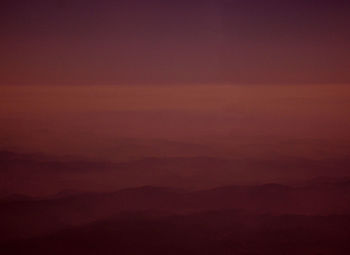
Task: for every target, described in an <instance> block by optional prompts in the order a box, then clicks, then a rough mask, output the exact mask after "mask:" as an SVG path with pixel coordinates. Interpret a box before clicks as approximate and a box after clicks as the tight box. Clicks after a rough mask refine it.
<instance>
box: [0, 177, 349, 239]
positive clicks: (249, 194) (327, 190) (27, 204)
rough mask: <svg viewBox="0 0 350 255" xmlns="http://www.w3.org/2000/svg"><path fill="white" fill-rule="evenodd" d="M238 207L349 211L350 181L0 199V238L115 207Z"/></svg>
mask: <svg viewBox="0 0 350 255" xmlns="http://www.w3.org/2000/svg"><path fill="white" fill-rule="evenodd" d="M208 210H239V211H244V212H248V213H255V214H261V213H268V214H272V215H282V214H300V215H331V214H336V215H341V214H350V185H344V183H343V182H341V183H340V184H339V185H336V183H333V185H332V186H329V185H327V184H326V185H325V186H322V185H317V186H314V185H310V186H308V185H306V186H302V187H292V186H286V185H280V184H265V185H253V186H237V185H236V186H226V187H219V188H215V189H209V190H201V191H184V190H179V189H172V188H165V187H164V188H163V187H152V186H144V187H139V188H129V189H123V190H119V191H116V192H110V193H77V194H76V195H73V196H64V197H54V198H46V199H32V200H10V201H9V200H6V201H2V202H0V221H1V223H2V230H1V231H2V233H1V236H2V239H7V240H8V239H13V238H18V237H30V236H33V235H38V234H43V233H48V232H52V231H54V230H58V229H62V228H64V227H68V226H76V225H82V224H87V223H89V222H92V221H96V220H100V219H104V218H108V217H111V216H112V215H114V214H116V213H119V212H123V211H124V212H138V211H162V212H166V213H180V214H188V213H193V212H201V211H208Z"/></svg>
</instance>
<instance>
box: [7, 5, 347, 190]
mask: <svg viewBox="0 0 350 255" xmlns="http://www.w3.org/2000/svg"><path fill="white" fill-rule="evenodd" d="M349 13H350V2H349V1H339V0H333V1H331V0H324V1H322V0H318V1H311V0H304V1H301V0H294V1H289V0H287V1H281V0H279V1H277V0H266V1H262V0H236V1H233V0H217V1H214V0H213V1H209V0H202V1H199V0H187V1H184V0H178V1H172V0H169V1H157V0H149V1H145V0H121V1H106V0H105V1H102V0H101V1H92V0H85V1H83V0H77V1H66V0H61V1H49V0H46V1H44V0H33V1H24V0H18V1H9V0H4V1H1V3H0V56H1V58H0V124H1V125H0V166H1V164H3V165H2V166H3V168H5V169H7V170H8V168H11V167H13V169H10V170H11V171H3V172H2V173H0V177H4V176H1V175H5V177H6V178H5V177H4V178H2V179H3V180H4V181H2V182H0V193H1V188H3V187H6V189H13V190H17V191H23V192H31V191H33V190H34V189H36V190H37V193H45V192H46V193H47V192H48V190H50V192H52V193H53V192H57V191H59V190H60V189H61V188H63V186H64V187H65V188H67V189H69V188H72V187H73V188H74V186H77V187H84V189H88V188H89V187H90V188H91V187H94V189H98V188H101V187H102V188H104V189H107V186H108V189H112V188H116V187H128V186H137V185H143V184H157V185H158V184H164V185H167V184H169V185H170V184H171V185H177V184H180V186H181V184H182V186H186V187H194V186H196V187H204V186H206V187H209V186H211V187H212V186H215V185H223V184H232V183H234V182H235V181H238V180H240V181H243V179H244V181H249V180H250V181H253V180H254V181H259V180H260V181H261V182H262V181H263V180H264V181H266V180H270V181H271V180H276V178H279V179H278V180H281V179H283V178H282V177H284V180H285V179H288V178H289V179H291V178H294V179H295V178H301V179H302V178H306V177H307V178H310V177H317V176H320V175H322V176H323V175H337V176H343V175H344V172H345V170H346V171H347V170H348V166H349V165H350V162H349V160H348V158H350V146H349V144H350V136H349V132H348V130H350V118H349V116H350V72H349V70H350V50H349V45H350V32H349V31H350V29H349V27H350V15H349ZM208 157H209V158H211V159H214V161H210V160H209V162H214V163H213V164H214V165H215V164H216V163H215V162H217V161H216V160H219V159H220V160H224V161H223V162H224V163H222V162H221V161H220V162H221V163H220V164H221V166H223V167H222V169H221V170H222V171H221V170H220V171H221V172H220V171H219V170H217V169H216V167H215V166H214V167H213V165H210V164H209V165H210V167H209V166H208V167H207V166H206V164H207V163H206V162H207V161H208V159H207V158H208ZM179 158H180V159H179ZM13 159H15V160H13ZM144 159H146V161H145V162H144V161H142V160H144ZM147 159H148V160H147ZM1 160H2V161H1ZM138 160H141V163H139V161H138ZM167 160H169V162H168V161H167ZM192 160H193V162H192ZM225 160H229V162H230V163H229V164H228V165H229V167H230V169H231V170H236V168H234V167H232V166H235V165H236V164H238V165H240V166H242V168H241V169H240V170H239V171H240V172H239V171H238V170H237V171H238V172H230V171H231V170H230V171H229V172H227V168H228V166H227V162H226V161H225ZM242 160H243V161H244V160H245V163H244V164H243V165H242V162H241V161H242ZM8 161H9V162H10V163H9V162H8ZM47 161H48V162H49V163H47ZM62 161H64V162H65V163H62ZM66 161H67V162H68V163H67V162H66ZM77 161H78V163H77ZM86 161H88V162H90V163H91V161H94V162H95V161H96V162H99V163H98V164H97V163H96V164H92V165H91V167H90V163H86ZM159 161H160V163H159ZM23 162H25V164H24V163H23ZM26 162H27V163H28V162H29V163H28V164H27V165H28V166H26ZM43 162H44V163H43ZM45 162H46V163H45ZM50 162H51V163H50ZM52 162H56V163H57V162H58V163H57V164H54V163H52ZM82 162H83V163H82ZM84 162H85V163H84ZM101 162H102V163H101ZM103 162H104V163H103ZM106 162H113V164H122V163H121V162H134V163H130V164H131V165H130V166H129V167H130V169H132V171H131V170H130V172H127V171H124V172H123V171H121V172H118V173H117V172H113V171H114V170H115V169H114V168H113V167H116V166H115V165H112V166H111V167H112V168H113V169H112V170H113V171H112V175H111V172H106V171H102V172H100V171H99V170H101V169H100V167H102V168H104V167H105V164H106ZM142 162H143V163H144V165H142ZM164 162H165V163H164ZM166 162H168V163H166ZM189 162H190V163H189ZM237 162H238V163H237ZM11 164H14V165H11ZM123 164H124V163H123ZM158 164H160V165H161V166H163V165H162V164H165V165H166V167H169V168H170V169H168V170H169V172H166V173H163V172H162V171H161V170H160V168H159V165H158ZM220 164H219V163H218V165H220ZM245 164H246V165H245ZM193 165H195V166H197V168H196V167H194V169H193V168H192V166H193ZM51 166H53V169H47V168H50V167H51ZM22 167H23V168H24V169H22ZM65 167H67V169H69V171H66V170H64V169H61V168H65ZM76 167H77V168H79V169H78V170H79V171H71V170H72V169H75V168H76ZM86 167H87V168H88V169H90V170H89V171H85V170H86V169H85V168H86ZM118 167H119V168H120V167H121V166H120V165H118ZM123 167H125V165H122V167H121V168H123ZM26 168H28V169H29V170H28V169H27V170H28V171H27V170H26ZM91 168H94V169H93V170H91ZM119 168H118V169H119ZM140 168H141V169H143V168H146V169H147V170H149V171H148V172H147V171H145V172H143V173H140V172H138V171H139V170H140ZM202 168H203V169H202ZM84 169H85V170H84ZM123 169H124V168H123ZM12 170H13V171H12ZM22 170H23V171H24V170H25V171H24V172H23V171H22ZM41 170H42V171H41ZM46 170H47V171H46ZM52 170H54V171H52ZM110 170H111V169H110ZM119 170H120V169H119ZM197 170H198V171H197ZM270 170H271V171H270ZM21 171H22V172H21ZM38 171H39V172H38ZM40 171H41V172H40ZM84 171H85V172H84ZM216 171H219V172H220V173H217V172H216ZM87 172H88V173H89V174H88V175H85V173H87ZM100 174H101V175H100ZM119 174H121V175H122V176H120V175H119ZM124 174H125V176H124ZM38 176H39V177H38ZM111 177H113V178H111ZM38 178H43V181H40V182H38V181H37V180H38ZM45 178H48V180H50V181H44V179H45ZM164 178H165V179H164ZM38 183H39V184H40V185H41V186H40V185H39V186H38ZM107 183H108V185H107ZM63 184H64V185H63ZM185 184H186V185H185ZM62 185H63V186H62ZM2 186H3V187H2ZM35 187H37V188H35Z"/></svg>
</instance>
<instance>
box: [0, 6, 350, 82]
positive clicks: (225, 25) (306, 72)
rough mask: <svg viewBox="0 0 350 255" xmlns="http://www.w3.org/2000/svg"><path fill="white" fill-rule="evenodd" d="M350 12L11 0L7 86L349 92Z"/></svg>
mask: <svg viewBox="0 0 350 255" xmlns="http://www.w3.org/2000/svg"><path fill="white" fill-rule="evenodd" d="M349 12H350V3H349V2H348V1H344V0H342V1H341V0H317V1H316V0H293V1H292V0H287V1H278V0H267V1H260V0H216V1H209V0H186V1H183V0H178V1H157V0H150V1H143V0H118V1H112V0H111V1H108V0H104V1H91V0H84V1H83V0H77V1H66V0H64V1H45V0H34V1H23V0H17V1H12V0H11V1H10V0H5V1H2V2H1V8H0V20H1V22H0V28H1V35H0V36H1V45H0V53H1V60H0V67H1V71H0V83H1V84H4V85H29V84H30V85H53V84H55V85H88V84H89V85H116V84H118V85H121V84H122V85H125V84H127V85H130V84H151V85H154V84H155V83H158V84H162V85H169V84H179V83H180V84H183V83H186V84H188V83H190V84H194V83H207V84H218V83H260V84H261V83H264V84H270V83H277V84H280V85H282V84H286V83H287V84H295V83H304V84H305V83H332V84H333V83H348V82H350V72H349V66H350V51H349V44H350V32H349V31H350V30H349V27H350V17H349Z"/></svg>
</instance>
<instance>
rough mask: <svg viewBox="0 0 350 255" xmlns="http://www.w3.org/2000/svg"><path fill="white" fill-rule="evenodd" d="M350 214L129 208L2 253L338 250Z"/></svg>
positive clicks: (338, 253)
mask: <svg viewBox="0 0 350 255" xmlns="http://www.w3.org/2000/svg"><path fill="white" fill-rule="evenodd" d="M349 233H350V217H349V216H302V215H284V216H272V215H259V214H242V213H238V212H235V211H219V212H218V211H216V212H215V211H212V212H202V213H196V214H187V215H162V216H158V215H155V214H150V213H129V214H125V213H124V214H119V215H115V216H113V217H112V218H110V219H108V220H103V221H98V222H94V223H91V224H87V225H85V226H80V227H73V228H68V229H66V230H63V231H59V232H57V233H54V234H50V235H47V236H42V237H37V238H33V239H27V240H18V241H13V242H9V243H7V244H4V245H2V246H1V248H0V252H1V254H4V255H7V254H29V255H31V254H35V255H40V254H47V253H48V252H49V253H50V254H53V255H55V254H57V255H58V254H87V255H89V254H122V255H123V254H135V255H136V254H159V255H160V254H174V255H175V254H184V255H186V254H191V255H192V254H237V255H243V254H244V255H246V254H262V255H274V254H276V255H277V254H278V255H280V254H286V255H292V254H293V255H294V254H302V255H307V254H334V255H345V254H349V252H350V244H349V242H348V237H349Z"/></svg>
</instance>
